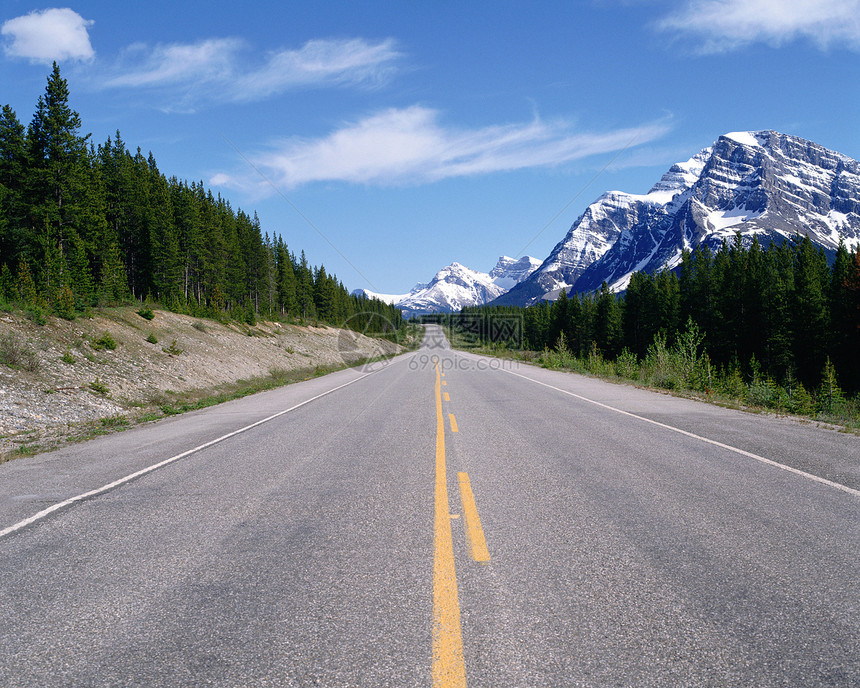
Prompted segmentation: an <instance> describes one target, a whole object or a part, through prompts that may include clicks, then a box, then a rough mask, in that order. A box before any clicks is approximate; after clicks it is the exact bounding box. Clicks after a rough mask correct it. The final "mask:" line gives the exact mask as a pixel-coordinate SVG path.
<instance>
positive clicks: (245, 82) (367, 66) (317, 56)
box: [104, 38, 400, 106]
mask: <svg viewBox="0 0 860 688" xmlns="http://www.w3.org/2000/svg"><path fill="white" fill-rule="evenodd" d="M245 52H247V45H246V44H245V43H244V42H243V41H241V40H239V39H235V38H220V39H208V40H204V41H199V42H197V43H193V44H169V45H158V46H155V47H154V48H148V47H147V46H145V45H134V46H131V47H130V48H129V49H128V50H126V53H125V55H124V56H123V59H122V60H121V62H120V64H118V65H117V66H116V68H115V69H114V74H113V75H112V76H109V77H108V78H106V79H105V80H104V86H105V87H113V88H119V87H129V88H158V89H164V90H166V94H167V96H168V97H170V95H171V94H172V93H173V92H176V94H178V95H175V96H174V97H178V98H179V99H180V100H182V101H183V102H184V104H185V105H186V106H187V105H188V104H189V101H197V100H200V99H203V100H206V99H208V100H222V101H223V100H227V101H254V100H261V99H263V98H266V97H269V96H272V95H275V94H277V93H282V92H284V91H287V90H290V89H294V88H307V87H316V86H330V85H337V84H340V85H347V84H350V85H375V84H377V83H379V82H381V81H383V80H385V79H386V78H387V77H388V76H389V75H390V74H391V73H392V71H393V70H394V62H395V61H396V60H397V58H399V57H400V54H399V53H398V52H397V50H396V48H395V45H394V41H392V40H390V39H389V40H385V41H382V42H379V43H369V42H367V41H365V40H363V39H360V38H354V39H349V40H313V41H308V42H307V43H305V45H303V46H302V47H301V48H298V49H296V50H280V51H276V52H273V53H270V54H269V55H268V56H267V57H266V59H265V60H264V61H263V62H262V63H261V64H257V65H253V64H248V63H247V61H246V60H244V59H243V58H244V53H245Z"/></svg>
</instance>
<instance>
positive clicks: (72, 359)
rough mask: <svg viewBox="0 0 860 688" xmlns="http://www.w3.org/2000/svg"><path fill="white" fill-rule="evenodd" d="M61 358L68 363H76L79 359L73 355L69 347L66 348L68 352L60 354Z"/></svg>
mask: <svg viewBox="0 0 860 688" xmlns="http://www.w3.org/2000/svg"><path fill="white" fill-rule="evenodd" d="M60 360H61V361H62V362H63V363H68V364H69V365H74V364H75V363H77V362H78V359H77V358H75V357H74V356H72V352H71V351H70V350H69V349H66V353H64V354H63V355H62V356H60Z"/></svg>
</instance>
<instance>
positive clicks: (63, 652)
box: [0, 329, 860, 687]
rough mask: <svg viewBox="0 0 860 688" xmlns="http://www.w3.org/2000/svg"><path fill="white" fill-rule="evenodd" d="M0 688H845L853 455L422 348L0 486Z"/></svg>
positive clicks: (855, 512)
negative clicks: (462, 687)
mask: <svg viewBox="0 0 860 688" xmlns="http://www.w3.org/2000/svg"><path fill="white" fill-rule="evenodd" d="M159 464H161V465H160V466H159ZM153 466H159V467H157V468H155V469H153V470H148V469H149V468H150V467H153ZM52 509H53V510H52ZM484 544H485V545H486V549H483V545H484ZM0 685H3V686H205V685H216V686H333V687H334V686H431V685H437V686H455V685H468V686H473V687H477V686H494V687H500V686H501V687H505V686H595V687H597V686H599V687H604V686H757V687H763V686H791V687H798V686H804V687H805V686H860V439H858V438H857V437H856V436H853V435H847V434H843V433H838V432H835V431H833V430H829V429H823V428H817V427H814V426H813V425H801V424H799V423H797V422H794V421H789V420H785V419H779V418H774V417H770V416H763V415H753V414H746V413H742V412H738V411H732V410H727V409H720V408H717V407H712V406H707V405H704V404H701V403H698V402H694V401H689V400H683V399H677V398H673V397H669V396H666V395H662V394H655V393H651V392H646V391H643V390H637V389H634V388H631V387H626V386H621V385H613V384H608V383H604V382H601V381H598V380H593V379H589V378H584V377H580V376H575V375H569V374H563V373H557V372H552V371H546V370H542V369H538V368H533V367H529V366H523V365H520V366H518V365H517V364H515V363H511V362H501V361H498V360H492V359H485V358H480V357H477V356H474V355H469V354H464V353H459V352H454V351H451V350H450V349H448V348H447V346H446V343H445V341H444V337H443V336H442V334H441V331H440V330H438V329H431V331H430V333H429V334H428V338H427V340H426V341H425V346H424V348H422V349H421V350H420V351H418V352H415V353H413V354H408V355H406V356H402V357H399V358H398V359H395V360H394V361H392V362H390V363H388V364H387V365H378V366H377V367H374V368H371V369H368V370H346V371H342V372H340V373H335V374H332V375H329V376H326V377H324V378H318V379H316V380H312V381H309V382H307V383H302V384H297V385H291V386H289V387H285V388H283V389H280V390H275V391H271V392H266V393H263V394H260V395H255V396H254V397H249V398H246V399H243V400H239V401H235V402H230V403H228V404H223V405H220V406H217V407H213V408H210V409H206V410H204V411H200V412H194V413H191V414H186V415H183V416H179V417H175V418H171V419H168V420H166V421H163V422H160V423H157V424H153V425H149V426H144V427H138V428H134V429H131V430H128V431H126V432H124V433H120V434H117V435H114V436H110V437H103V438H99V439H96V440H93V441H90V442H87V443H84V444H81V445H76V446H74V447H69V448H66V449H64V450H61V451H58V452H53V453H51V454H44V455H40V456H35V457H29V458H21V459H17V460H15V461H12V462H9V463H6V464H3V465H0Z"/></svg>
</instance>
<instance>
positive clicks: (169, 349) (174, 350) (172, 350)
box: [161, 339, 182, 356]
mask: <svg viewBox="0 0 860 688" xmlns="http://www.w3.org/2000/svg"><path fill="white" fill-rule="evenodd" d="M161 350H162V351H163V352H164V353H166V354H170V355H171V356H178V355H179V354H181V353H182V349H180V348H179V347H178V346H177V345H176V340H175V339H174V340H173V342H171V344H170V346H166V347H163V348H162V349H161Z"/></svg>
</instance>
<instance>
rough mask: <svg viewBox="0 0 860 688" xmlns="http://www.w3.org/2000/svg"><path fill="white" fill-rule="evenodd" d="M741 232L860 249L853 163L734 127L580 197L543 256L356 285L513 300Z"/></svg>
mask: <svg viewBox="0 0 860 688" xmlns="http://www.w3.org/2000/svg"><path fill="white" fill-rule="evenodd" d="M737 232H740V234H741V237H742V240H743V241H744V243H745V244H749V243H750V242H751V241H752V237H753V236H757V237H758V239H759V242H760V243H761V244H762V245H767V244H769V243H771V242H774V241H779V242H781V241H785V240H786V239H789V238H791V237H793V236H795V235H798V234H800V235H806V236H808V237H809V238H810V239H811V240H812V241H813V243H815V244H816V245H818V246H821V247H822V248H824V249H825V250H826V251H828V252H830V253H832V252H833V251H835V249H836V247H837V246H838V245H839V241H840V239H842V240H843V241H844V242H845V244H846V246H847V247H848V248H849V249H853V248H855V247H857V246H860V163H858V162H857V161H856V160H854V159H852V158H849V157H848V156H846V155H842V154H841V153H836V152H834V151H831V150H828V149H826V148H824V147H823V146H820V145H818V144H817V143H813V142H812V141H807V140H805V139H801V138H798V137H796V136H790V135H788V134H781V133H779V132H776V131H748V132H734V133H730V134H725V135H724V136H720V137H719V138H718V139H717V140H716V142H715V143H714V144H713V145H712V146H710V147H708V148H705V149H703V150H701V151H700V152H698V153H697V154H696V155H694V156H693V157H692V158H690V159H689V160H687V161H686V162H680V163H676V164H675V165H672V166H671V167H670V168H669V170H668V171H667V172H666V173H665V174H664V175H663V176H662V177H661V178H660V180H659V181H658V182H657V183H656V184H655V185H654V186H653V187H652V188H651V190H650V191H649V192H648V193H647V194H630V193H625V192H623V191H608V192H606V193H604V194H603V195H602V196H600V198H598V199H597V200H596V201H594V202H593V203H592V204H591V205H589V206H588V207H587V208H586V209H585V212H583V213H582V215H580V217H579V218H578V219H577V220H576V222H574V223H573V225H572V226H571V228H570V230H568V232H567V234H566V235H565V237H564V238H563V239H562V240H561V241H560V242H559V243H558V244H556V246H555V248H553V250H552V252H551V253H550V254H549V256H548V257H547V258H546V260H544V261H543V262H540V261H538V260H536V259H534V258H532V257H530V256H525V257H523V258H520V259H519V260H516V259H514V258H508V257H506V256H502V257H501V258H499V262H498V263H497V264H496V267H494V268H493V269H492V270H491V271H490V272H489V273H484V272H478V271H476V270H471V269H469V268H467V267H465V266H463V265H461V264H460V263H452V264H451V265H449V266H447V267H445V268H443V269H442V270H440V271H439V272H437V273H436V275H435V276H434V277H433V279H432V280H431V281H430V282H429V283H427V284H417V285H415V287H414V288H413V289H412V291H410V292H409V293H408V294H397V295H392V294H376V293H373V292H369V291H367V290H358V291H357V292H354V293H364V294H367V295H368V296H375V297H377V298H380V299H382V300H384V301H387V302H388V303H393V304H396V305H397V306H398V307H399V308H401V309H402V310H403V311H404V314H406V315H414V314H420V313H432V312H446V311H458V310H460V309H461V308H464V307H466V306H475V305H483V304H486V303H492V304H494V305H518V306H525V305H530V304H533V303H537V302H538V301H540V300H542V299H555V298H557V296H558V294H559V293H560V292H561V290H562V289H564V290H567V292H568V293H582V292H590V291H594V290H596V289H599V288H600V286H601V285H602V284H603V282H606V283H607V285H608V286H609V288H610V289H612V290H613V291H623V290H624V289H626V288H627V284H628V283H629V281H630V277H631V275H632V274H633V273H634V272H637V271H645V272H654V271H657V270H663V269H672V268H675V267H677V266H678V265H679V264H680V262H681V256H682V253H683V251H684V250H685V249H690V250H692V249H695V248H696V247H697V246H700V245H708V246H710V247H711V248H712V249H714V250H716V249H719V247H720V246H721V245H722V242H723V241H724V240H728V241H731V240H732V238H733V237H734V235H735V234H736V233H737Z"/></svg>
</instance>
